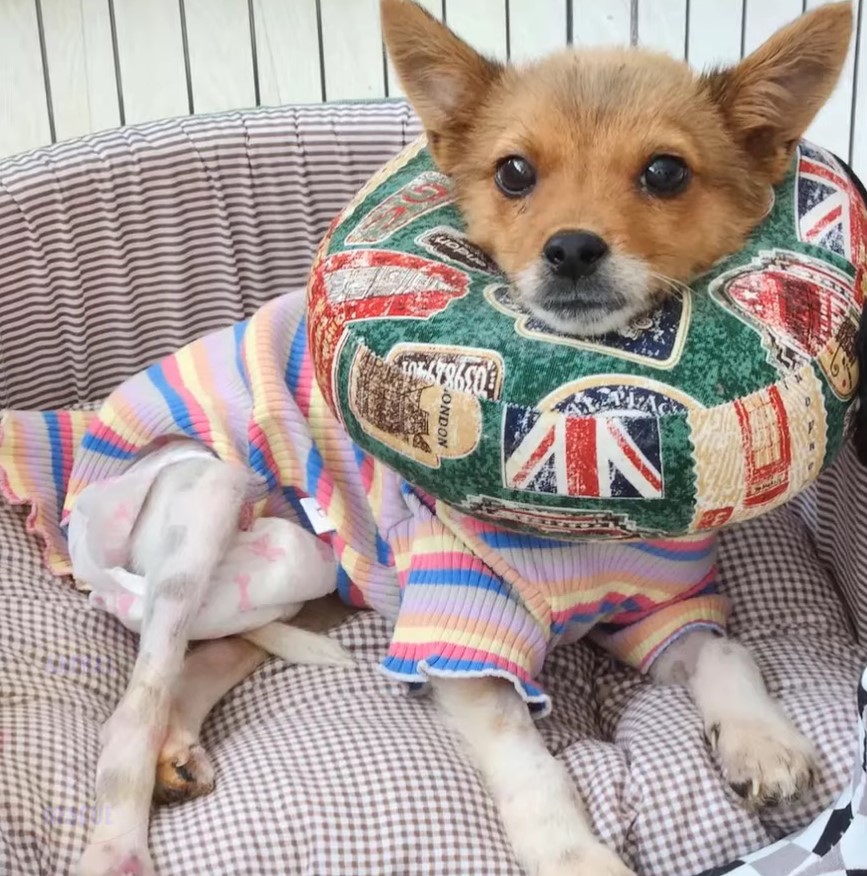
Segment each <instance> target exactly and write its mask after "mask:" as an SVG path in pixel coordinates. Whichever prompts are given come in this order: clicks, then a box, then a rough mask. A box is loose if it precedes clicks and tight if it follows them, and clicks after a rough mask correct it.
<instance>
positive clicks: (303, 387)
mask: <svg viewBox="0 0 867 876" xmlns="http://www.w3.org/2000/svg"><path fill="white" fill-rule="evenodd" d="M312 389H313V362H312V361H311V359H310V353H309V351H308V349H306V348H305V350H304V359H303V360H302V362H301V371H300V374H299V375H298V386H297V387H296V388H295V404H297V405H298V407H299V408H300V409H301V413H302V414H303V415H304V419H305V420H306V419H309V417H310V392H311V390H312Z"/></svg>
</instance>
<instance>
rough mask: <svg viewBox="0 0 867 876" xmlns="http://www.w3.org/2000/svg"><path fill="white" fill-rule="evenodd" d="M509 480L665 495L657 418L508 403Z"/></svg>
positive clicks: (574, 491) (601, 492) (538, 487)
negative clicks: (585, 413) (573, 412)
mask: <svg viewBox="0 0 867 876" xmlns="http://www.w3.org/2000/svg"><path fill="white" fill-rule="evenodd" d="M503 455H504V459H503V473H504V479H505V486H506V487H509V488H511V489H515V490H524V491H528V492H533V493H553V494H556V495H561V496H573V497H579V498H593V499H609V498H614V499H659V498H662V496H663V477H662V454H661V448H660V437H659V422H658V420H657V419H656V418H655V417H651V416H638V417H636V416H618V415H613V416H604V417H602V416H574V415H570V414H564V413H563V412H562V411H558V410H553V411H538V410H532V409H527V408H516V407H509V408H506V411H505V413H504V416H503Z"/></svg>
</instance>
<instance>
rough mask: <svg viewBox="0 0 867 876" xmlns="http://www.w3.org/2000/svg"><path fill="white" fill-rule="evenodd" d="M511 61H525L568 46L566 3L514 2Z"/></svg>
mask: <svg viewBox="0 0 867 876" xmlns="http://www.w3.org/2000/svg"><path fill="white" fill-rule="evenodd" d="M509 31H510V36H511V40H510V42H511V58H512V60H513V61H525V60H528V59H530V58H538V57H539V56H540V55H545V54H547V53H548V52H553V51H556V50H557V49H562V48H564V47H565V46H566V3H565V2H564V0H511V2H510V3H509Z"/></svg>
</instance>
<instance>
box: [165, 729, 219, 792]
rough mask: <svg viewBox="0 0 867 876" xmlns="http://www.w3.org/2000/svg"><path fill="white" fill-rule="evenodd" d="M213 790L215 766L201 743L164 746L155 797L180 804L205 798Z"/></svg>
mask: <svg viewBox="0 0 867 876" xmlns="http://www.w3.org/2000/svg"><path fill="white" fill-rule="evenodd" d="M213 790H214V767H213V766H212V765H211V760H210V758H209V757H208V753H207V752H206V751H205V749H204V748H202V746H201V745H199V744H198V743H194V744H192V745H185V746H180V747H175V746H172V747H171V748H169V749H168V750H167V748H166V746H164V747H163V750H162V752H161V753H160V757H159V761H158V762H157V777H156V784H155V785H154V800H155V801H156V802H157V803H180V802H181V801H183V800H192V799H193V798H194V797H203V796H204V795H205V794H210V793H211V791H213Z"/></svg>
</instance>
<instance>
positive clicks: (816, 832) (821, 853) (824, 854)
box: [705, 670, 867, 876]
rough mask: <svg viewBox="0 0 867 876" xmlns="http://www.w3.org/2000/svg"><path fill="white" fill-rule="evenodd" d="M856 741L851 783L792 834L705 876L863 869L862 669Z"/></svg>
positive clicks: (814, 875)
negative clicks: (832, 802) (802, 827)
mask: <svg viewBox="0 0 867 876" xmlns="http://www.w3.org/2000/svg"><path fill="white" fill-rule="evenodd" d="M858 707H859V709H860V711H861V719H860V725H859V738H860V744H859V746H858V759H857V763H856V765H855V772H854V775H853V777H852V783H851V784H850V785H847V786H846V787H845V788H844V789H843V793H842V794H841V795H840V798H839V799H838V800H837V801H836V802H835V803H834V805H833V806H829V807H828V809H826V810H825V811H824V812H823V813H822V814H821V815H820V816H819V817H818V818H816V819H814V820H813V821H812V822H811V823H810V824H809V825H808V826H807V827H805V828H804V830H802V831H798V833H796V834H795V835H794V836H791V837H786V838H785V839H781V840H780V841H779V842H776V843H773V844H772V845H770V846H767V847H765V848H763V849H759V851H757V852H753V853H752V854H750V855H747V856H746V857H745V858H743V859H740V860H737V861H732V862H730V863H729V864H727V865H726V866H723V867H715V868H714V869H713V870H712V871H708V873H706V874H705V876H724V874H729V876H778V874H781V873H785V874H786V876H863V874H864V873H867V868H865V866H864V865H865V864H867V670H865V672H864V675H863V676H862V678H861V685H860V687H859V688H858Z"/></svg>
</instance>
